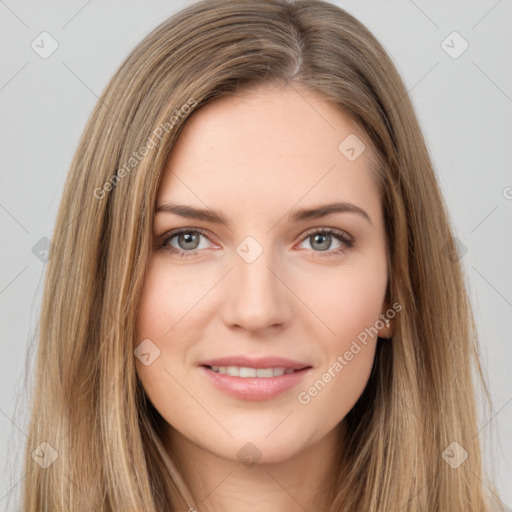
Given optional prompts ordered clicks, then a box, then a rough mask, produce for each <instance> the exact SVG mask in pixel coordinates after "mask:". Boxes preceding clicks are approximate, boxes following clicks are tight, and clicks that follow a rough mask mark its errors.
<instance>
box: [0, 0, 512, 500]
mask: <svg viewBox="0 0 512 512" xmlns="http://www.w3.org/2000/svg"><path fill="white" fill-rule="evenodd" d="M189 3H190V2H185V1H178V0H170V1H167V2H164V1H156V0H151V1H144V2H142V1H120V0H117V1H108V2H107V1H99V0H89V1H85V0H84V1H80V2H79V1H74V0H72V1H68V2H57V1H48V0H46V1H35V0H32V1H28V0H27V1H18V2H16V1H15V0H0V41H1V47H0V51H1V55H0V116H1V117H0V130H1V131H0V151H1V153H0V154H1V159H0V165H1V178H0V179H1V189H0V225H1V235H0V236H1V238H0V241H1V270H0V306H1V324H0V325H1V344H2V350H1V357H0V384H1V392H0V468H1V471H2V473H1V475H2V476H1V478H0V510H6V509H7V503H8V498H9V497H10V496H13V495H15V493H16V492H17V491H18V489H19V482H20V481H21V480H22V478H23V473H22V472H21V468H20V464H19V462H20V461H19V459H18V456H19V453H20V450H21V448H22V445H23V444H24V440H25V438H26V435H25V433H24V431H26V421H27V417H26V415H25V414H24V398H23V397H24V395H23V394H22V393H23V387H22V385H23V379H24V375H25V373H24V372H25V369H24V365H25V357H26V355H27V352H28V356H29V358H31V357H32V356H33V354H32V353H31V352H33V351H32V350H30V349H29V339H30V338H31V336H32V334H33V330H34V326H35V322H36V321H37V314H38V312H39V308H40V300H41V290H42V277H43V272H44V270H45V265H44V263H42V262H41V261H40V260H39V259H38V258H37V257H36V256H35V255H34V254H33V252H32V248H33V246H34V245H35V244H36V243H37V242H38V241H39V240H40V239H41V238H43V237H48V238H51V234H52V229H53V224H54V221H55V216H56V212H57V208H58V206H59V202H60V199H61V194H62V190H63V184H64V179H65V177H66V174H67V171H68V168H69V165H70V163H71V159H72V156H73V153H74V151H75V149H76V146H77V143H78V139H79V136H80V134H81V132H82V130H83V128H84V125H85V122H86V120H87V118H88V116H89V114H90V112H91V111H92V109H93V106H94V105H95V103H96V101H97V98H98V96H99V95H100V93H101V91H102V90H103V88H104V87H105V85H106V84H107V81H108V80H109V78H110V77H111V75H112V74H113V73H114V71H115V70H116V69H117V67H118V66H119V65H120V64H121V62H122V60H123V59H124V58H125V56H126V55H127V54H128V53H129V51H130V50H131V49H132V48H133V47H134V46H135V45H136V44H137V43H138V42H139V41H140V40H141V39H142V38H143V36H145V35H146V34H147V33H148V32H149V31H150V30H151V29H153V28H154V27H155V26H156V25H157V24H159V23H160V22H162V21H163V20H164V19H166V18H167V17H168V16H170V15H171V14H172V13H174V12H175V11H177V10H179V9H180V8H181V7H182V6H185V5H188V4H189ZM335 3H337V4H338V5H340V6H341V7H343V8H345V9H347V10H348V11H349V12H351V13H352V14H354V15H355V16H356V17H357V18H358V19H360V20H361V21H362V22H363V23H365V24H366V25H367V26H368V27H369V28H370V30H372V31H373V33H374V34H375V35H376V36H377V38H378V39H379V40H380V41H381V42H382V44H383V45H384V47H385V48H386V49H387V50H388V51H389V53H390V54H391V56H392V58H393V60H394V62H395V63H396V65H397V67H398V69H399V71H400V72H401V74H402V76H403V78H404V80H405V82H406V84H407V86H408V88H409V90H410V94H411V96H412V99H413V102H414V104H415V107H416V109H417V113H418V116H419V119H420V122H421V124H422V127H423V130H424V133H425V137H426V139H427V143H428V145H429V149H430V151H431V155H432V157H433V160H434V164H435V166H436V169H437V173H438V177H439V180H440V184H441V187H442V190H443V192H444V194H445V197H446V200H447V203H448V206H449V210H450V215H451V218H452V219H453V223H454V225H455V229H456V236H457V237H458V238H459V239H460V241H461V242H462V244H464V246H465V248H466V249H463V250H462V253H463V257H462V261H463V264H464V267H465V270H466V275H467V280H468V283H469V287H470V293H471V300H472V302H473V305H474V310H475V314H476V318H477V323H478V328H479V331H480V335H481V350H482V357H483V359H484V365H485V369H486V372H487V374H488V379H489V383H490V386H491V392H492V396H493V400H494V413H493V416H491V417H485V416H482V417H481V419H480V422H479V424H480V436H481V437H482V440H483V441H484V443H485V447H484V449H485V450H486V459H488V460H490V461H491V462H492V463H493V465H494V466H495V468H496V469H495V471H496V477H497V482H498V485H499V490H500V492H501V495H502V498H503V499H504V500H505V503H506V504H507V505H508V506H509V507H512V486H511V485H510V483H511V482H512V386H511V382H512V357H511V355H512V350H511V346H512V344H511V342H510V333H511V331H512V315H511V310H512V285H511V284H512V283H511V272H510V264H511V262H512V239H511V233H512V231H511V229H510V224H511V222H510V221H511V213H512V173H511V169H510V166H511V162H512V159H511V153H512V150H511V146H512V116H511V114H512V73H511V69H512V1H511V0H499V1H496V0H485V1H478V2H476V1H452V2H443V1H441V0H439V1H430V2H427V1H425V0H422V1H421V0H415V1H412V0H400V1H388V2H385V3H384V2H378V1H364V2H362V1H359V2H358V1H357V0H353V1H338V2H335ZM43 31H47V32H49V33H50V34H51V35H52V37H53V38H55V39H56V40H57V42H58V44H59V47H58V49H57V50H56V51H55V53H53V54H52V55H51V56H50V57H49V58H47V59H42V58H41V57H40V56H39V55H38V54H37V53H36V52H35V51H34V50H33V49H32V48H31V43H32V41H33V40H34V39H36V37H37V36H38V35H39V34H40V33H41V32H43ZM453 31H457V32H459V33H460V34H461V36H462V37H463V38H464V39H465V40H466V41H467V42H468V43H469V48H468V49H467V50H466V51H465V52H464V53H463V54H462V55H460V56H459V57H458V58H456V59H454V58H452V57H450V56H449V55H448V54H447V53H446V52H445V51H444V50H443V48H442V46H441V43H442V41H443V40H445V38H446V37H447V36H448V35H449V34H451V33H452V32H453ZM447 44H449V45H452V46H454V48H455V50H457V48H460V46H457V45H459V42H457V41H456V40H455V42H454V43H451V42H450V39H449V40H448V43H447ZM507 187H508V188H507ZM507 225H508V228H507ZM465 250H467V252H464V251H465ZM30 361H31V359H30ZM29 374H31V369H29ZM16 404H18V405H17V406H16ZM507 484H508V485H507ZM13 493H14V494H13ZM14 509H15V501H12V500H11V503H10V506H9V510H14Z"/></svg>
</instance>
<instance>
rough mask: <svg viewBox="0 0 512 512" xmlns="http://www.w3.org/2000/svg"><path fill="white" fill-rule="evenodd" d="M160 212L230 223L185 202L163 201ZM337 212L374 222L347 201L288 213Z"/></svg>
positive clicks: (296, 217)
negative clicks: (184, 203) (355, 214)
mask: <svg viewBox="0 0 512 512" xmlns="http://www.w3.org/2000/svg"><path fill="white" fill-rule="evenodd" d="M159 212H166V213H174V214H175V215H179V216H180V217H184V218H187V219H196V220H202V221H205V222H211V223H213V224H221V225H223V226H226V227H227V226H228V224H229V223H228V221H227V219H226V218H225V217H224V216H223V215H222V214H220V213H217V212H215V211H213V210H208V209H204V208H196V207H193V206H187V205H183V204H175V203H163V204H161V205H160V206H158V207H157V209H156V212H155V213H159ZM335 213H357V214H358V215H360V216H361V217H363V218H364V219H365V220H367V221H368V222H369V223H370V224H373V223H372V220H371V218H370V216H369V215H368V214H367V213H366V212H365V211H364V210H363V209H362V208H360V207H359V206H356V205H355V204H352V203H346V202H342V203H330V204H325V205H321V206H315V207H313V208H307V209H299V210H295V211H292V212H290V213H289V214H288V221H289V222H300V221H304V220H308V219H320V218H323V217H327V216H328V215H333V214H335Z"/></svg>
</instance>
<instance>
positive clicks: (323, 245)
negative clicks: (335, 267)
mask: <svg viewBox="0 0 512 512" xmlns="http://www.w3.org/2000/svg"><path fill="white" fill-rule="evenodd" d="M319 238H323V239H324V242H323V243H320V247H317V249H320V250H322V251H323V250H326V249H328V248H329V245H330V235H322V234H320V233H317V234H316V235H314V236H313V239H314V243H316V242H317V241H318V239H319Z"/></svg>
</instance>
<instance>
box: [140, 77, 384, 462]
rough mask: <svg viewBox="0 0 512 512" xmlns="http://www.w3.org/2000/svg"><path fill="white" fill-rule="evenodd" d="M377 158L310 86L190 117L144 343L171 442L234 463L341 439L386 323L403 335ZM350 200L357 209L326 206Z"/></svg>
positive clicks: (164, 193) (150, 389)
mask: <svg viewBox="0 0 512 512" xmlns="http://www.w3.org/2000/svg"><path fill="white" fill-rule="evenodd" d="M299 92H300V94H299ZM347 137H349V139H347V140H346V141H345V142H344V143H342V141H344V140H345V139H346V138H347ZM355 137H357V139H356V138H355ZM360 142H363V143H364V144H365V149H364V150H363V151H362V152H361V149H362V146H358V145H357V144H360ZM340 143H342V144H341V146H340ZM351 148H353V150H352V149H351ZM354 157H355V158H354ZM371 158H372V153H371V149H370V143H369V140H368V139H367V138H366V137H365V135H364V133H362V132H361V131H360V130H359V129H358V128H357V126H356V125H355V124H354V123H353V122H352V121H351V120H350V118H348V117H347V116H345V115H344V114H342V113H341V112H340V111H338V110H337V109H335V108H334V107H333V106H332V104H330V103H328V102H326V101H325V100H323V98H322V97H321V96H318V95H317V94H315V93H313V92H312V91H309V90H307V89H305V88H304V87H299V86H295V85H294V88H291V87H284V88H277V87H271V86H266V87H262V88H259V89H257V90H253V91H251V92H250V93H249V92H244V93H243V94H239V95H237V96H231V97H227V98H221V99H217V100H215V101H214V102H212V103H210V104H208V105H206V106H205V107H203V108H201V109H199V110H198V111H197V112H195V113H194V114H193V115H192V116H191V117H190V118H189V120H188V121H187V124H186V125H185V127H184V129H183V131H182V132H181V134H180V136H179V140H178V142H177V144H176V145H175V146H174V148H173V151H172V153H171V156H170V159H169V161H168V164H167V166H166V169H165V173H164V176H163V179H162V182H161V185H160V188H159V191H158V194H157V201H156V209H157V210H158V211H157V213H156V214H155V223H154V240H155V248H154V250H153V253H152V255H151V259H150V263H149V266H148V268H147V273H146V276H145V282H144V287H143V292H142V296H141V299H140V304H139V312H138V317H137V325H136V330H137V338H136V340H135V347H137V349H136V354H139V356H140V354H144V355H143V356H140V357H139V356H138V357H137V358H136V365H137V372H138V375H139V377H140V379H141V382H142V384H143V386H144V389H145V391H146V394H147V395H148V397H149V399H150V400H151V402H152V403H153V405H154V406H155V408H156V409H157V410H158V411H159V413H160V414H161V416H162V417H163V418H164V419H165V420H166V422H167V423H168V425H169V427H168V433H169V439H170V440H171V442H172V440H173V439H174V440H176V439H178V438H180V439H182V440H186V441H187V442H188V443H192V444H193V445H194V446H195V447H196V448H197V449H200V450H206V451H208V452H210V453H211V454H214V455H217V456H219V457H223V458H227V459H232V460H237V459H240V450H241V448H242V447H244V446H246V443H248V442H250V443H252V444H253V445H254V446H255V447H256V448H257V450H258V452H259V455H258V456H259V457H261V459H260V462H276V461H280V460H285V459H288V458H290V457H292V456H294V455H297V454H299V453H300V452H301V450H304V449H306V448H308V447H311V446H312V445H314V444H315V443H318V442H320V441H321V440H322V439H324V438H325V437H326V436H328V435H329V434H332V432H334V431H335V427H336V426H337V425H338V424H339V423H340V422H342V420H343V418H344V417H345V415H346V414H347V413H348V412H349V410H350V409H351V408H352V406H353V405H354V404H355V402H356V401H357V399H358V398H359V396H360V395H361V393H362V392H363V390H364V387H365V385H366V383H367V380H368V377H369V374H370V370H371V367H372V363H373V359H374V354H375V346H376V343H377V334H376V333H375V330H376V328H375V326H377V328H378V331H379V332H378V335H379V336H381V337H384V338H385V337H389V335H390V332H389V329H388V328H386V327H385V326H384V327H383V322H382V321H380V320H379V319H380V318H381V315H382V314H384V313H385V312H386V309H387V307H388V305H387V304H386V303H385V291H386V285H387V279H388V276H387V265H386V238H385V230H384V222H383V216H382V211H381V202H380V198H379V192H378V188H377V185H376V183H375V182H374V179H373V177H372V175H371V173H370V169H369V163H370V160H371ZM338 203H346V204H348V205H349V206H347V205H345V207H340V208H339V209H338V210H336V208H333V209H331V210H328V209H327V210H324V211H321V208H322V207H324V206H326V205H332V204H338ZM177 205H180V207H178V206H177ZM350 205H351V206H350ZM319 208H320V211H318V212H317V213H316V214H314V213H311V212H310V213H309V214H307V212H308V211H310V210H317V209H319ZM197 211H202V212H203V213H198V212H197ZM205 212H206V213H207V214H208V215H205V214H204V213H205ZM221 221H222V222H221ZM372 328H373V329H372ZM391 328H392V324H391ZM379 342H380V341H379ZM218 367H219V368H218ZM240 368H241V369H240ZM226 372H227V373H226ZM283 372H284V374H282V373H283ZM281 374H282V375H281ZM243 449H247V448H243ZM251 449H254V448H251ZM242 453H243V452H242Z"/></svg>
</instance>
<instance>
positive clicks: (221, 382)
mask: <svg viewBox="0 0 512 512" xmlns="http://www.w3.org/2000/svg"><path fill="white" fill-rule="evenodd" d="M199 369H200V370H201V371H202V372H203V374H204V375H206V377H207V378H209V379H210V382H212V383H213V384H214V386H216V387H217V388H219V389H220V390H221V391H224V392H225V393H227V394H228V395H230V396H233V397H235V398H241V399H243V400H266V399H269V398H274V397H275V396H277V395H280V394H281V393H284V392H285V391H287V390H288V389H291V388H293V387H294V386H296V385H297V384H299V382H301V381H302V380H303V379H304V377H305V376H306V375H307V374H308V373H309V372H310V370H311V369H312V368H304V369H303V370H299V371H297V372H293V373H289V374H285V375H280V376H279V377H233V376H231V375H226V374H223V373H218V372H214V371H213V370H210V368H207V367H206V366H200V367H199Z"/></svg>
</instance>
